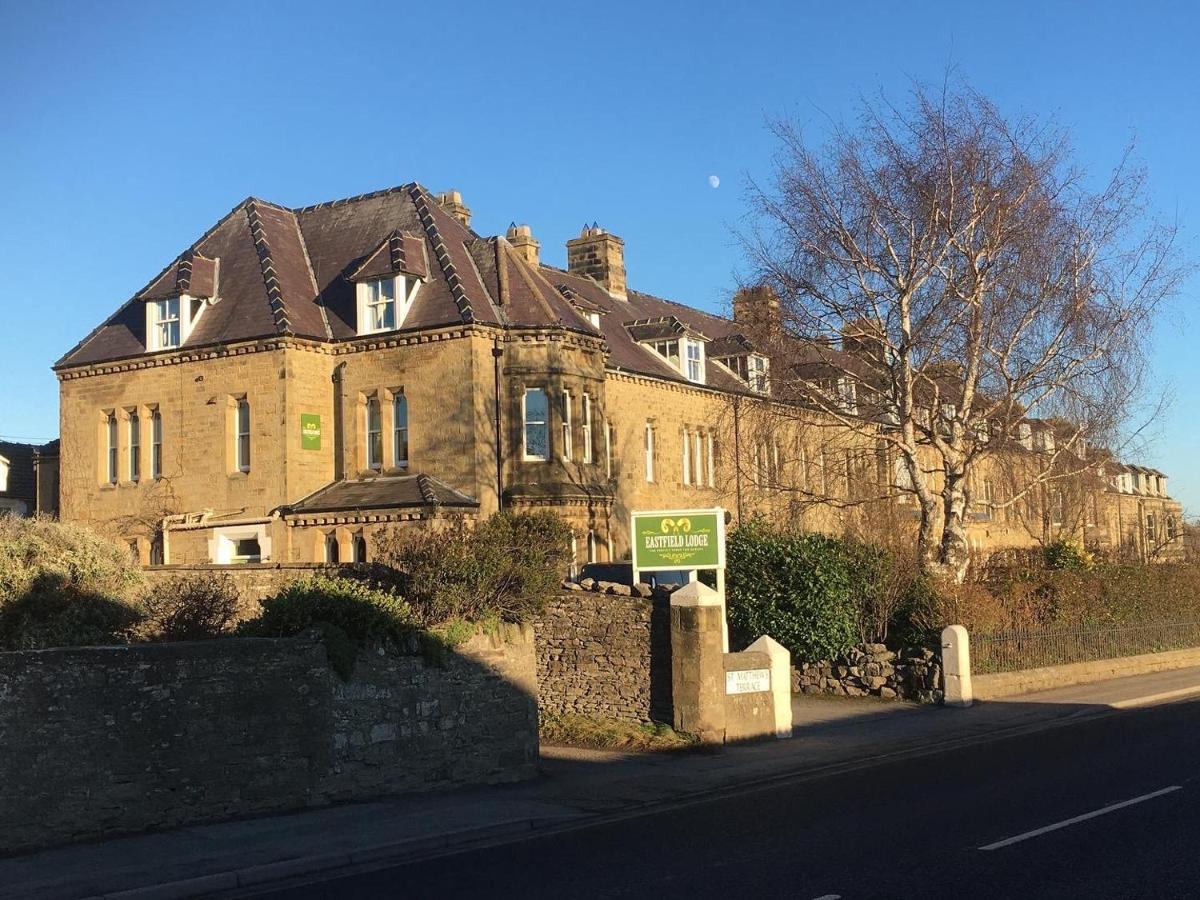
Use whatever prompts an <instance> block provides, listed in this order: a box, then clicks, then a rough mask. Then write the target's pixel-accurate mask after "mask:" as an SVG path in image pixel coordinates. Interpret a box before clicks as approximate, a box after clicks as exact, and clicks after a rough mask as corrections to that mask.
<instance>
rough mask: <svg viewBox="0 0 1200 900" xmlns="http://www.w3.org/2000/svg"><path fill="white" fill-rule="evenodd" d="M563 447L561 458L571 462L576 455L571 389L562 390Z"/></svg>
mask: <svg viewBox="0 0 1200 900" xmlns="http://www.w3.org/2000/svg"><path fill="white" fill-rule="evenodd" d="M561 399H562V422H561V430H562V447H561V448H560V454H559V455H560V456H562V461H563V462H567V463H569V462H571V458H572V457H573V456H574V455H575V443H574V441H573V440H572V435H571V427H572V425H573V424H574V423H573V422H572V418H571V391H570V389H569V388H563V389H562V395H561Z"/></svg>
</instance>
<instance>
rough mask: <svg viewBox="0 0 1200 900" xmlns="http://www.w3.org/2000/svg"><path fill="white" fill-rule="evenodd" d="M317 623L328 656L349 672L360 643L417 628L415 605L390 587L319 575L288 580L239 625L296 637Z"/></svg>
mask: <svg viewBox="0 0 1200 900" xmlns="http://www.w3.org/2000/svg"><path fill="white" fill-rule="evenodd" d="M314 628H315V629H317V630H319V631H320V632H321V636H322V638H323V640H324V642H325V651H326V654H327V655H328V657H329V662H330V664H331V665H332V666H333V668H334V671H336V672H337V673H338V674H339V675H340V676H341V677H342V678H349V677H350V674H351V673H352V672H353V670H354V662H355V659H356V658H357V656H358V651H359V650H360V649H361V648H362V646H363V645H364V644H366V643H369V642H374V641H395V642H404V641H405V640H406V639H408V638H410V637H412V636H413V634H414V633H415V632H416V631H418V630H419V625H418V623H417V621H416V619H415V617H414V616H413V614H412V609H411V607H409V605H408V604H407V603H406V602H405V601H404V599H403V598H402V597H399V596H397V595H396V594H394V593H392V592H391V591H389V590H385V589H383V588H380V587H377V586H374V585H372V584H370V583H368V582H366V581H362V580H358V579H353V578H338V577H333V576H329V575H315V576H313V577H311V578H305V579H301V580H299V581H295V582H293V583H292V584H289V585H288V586H287V587H285V588H284V589H283V590H281V591H280V592H279V593H277V594H276V595H275V596H273V597H268V598H266V599H265V600H263V602H262V613H261V614H260V615H259V616H258V618H255V619H248V620H247V621H245V622H243V623H242V624H241V625H239V626H238V629H237V633H238V634H240V635H246V636H251V637H292V636H293V635H297V634H300V633H301V632H303V631H308V630H309V629H314Z"/></svg>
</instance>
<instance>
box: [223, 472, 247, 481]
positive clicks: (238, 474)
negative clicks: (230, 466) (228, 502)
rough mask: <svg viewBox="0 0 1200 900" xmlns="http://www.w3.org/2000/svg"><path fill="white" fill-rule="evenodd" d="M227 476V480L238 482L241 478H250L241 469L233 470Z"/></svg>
mask: <svg viewBox="0 0 1200 900" xmlns="http://www.w3.org/2000/svg"><path fill="white" fill-rule="evenodd" d="M228 475H229V480H230V481H239V480H241V479H243V478H249V477H250V473H249V472H243V471H242V470H241V469H235V470H234V471H232V472H230V473H228Z"/></svg>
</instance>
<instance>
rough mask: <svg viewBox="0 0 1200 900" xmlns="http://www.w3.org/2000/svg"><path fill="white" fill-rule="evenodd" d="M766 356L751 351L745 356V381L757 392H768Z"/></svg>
mask: <svg viewBox="0 0 1200 900" xmlns="http://www.w3.org/2000/svg"><path fill="white" fill-rule="evenodd" d="M767 365H768V364H767V358H766V357H765V356H759V355H758V354H757V353H752V354H750V355H749V356H748V357H746V371H747V377H746V381H748V382H749V383H750V390H752V391H754V392H755V393H758V394H765V393H767V392H768V390H769V388H768V384H767Z"/></svg>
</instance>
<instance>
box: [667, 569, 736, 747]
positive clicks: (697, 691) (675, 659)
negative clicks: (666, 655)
mask: <svg viewBox="0 0 1200 900" xmlns="http://www.w3.org/2000/svg"><path fill="white" fill-rule="evenodd" d="M723 612H724V609H723V607H722V604H721V597H720V595H719V594H718V593H717V592H716V591H714V590H713V589H712V588H710V587H709V586H708V585H706V584H703V583H701V582H699V581H693V582H690V583H689V584H687V585H685V586H684V587H682V588H680V589H679V590H677V591H676V592H675V593H673V594H672V595H671V696H672V701H673V702H674V705H675V717H674V718H675V722H674V724H675V729H676V730H677V731H687V732H691V733H692V734H695V735H698V736H699V737H700V739H701V740H702V741H704V742H706V743H716V744H720V743H722V742H724V740H725V662H724V649H725V647H724V636H723V635H724V624H725V623H724V619H725V617H724V615H723Z"/></svg>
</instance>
